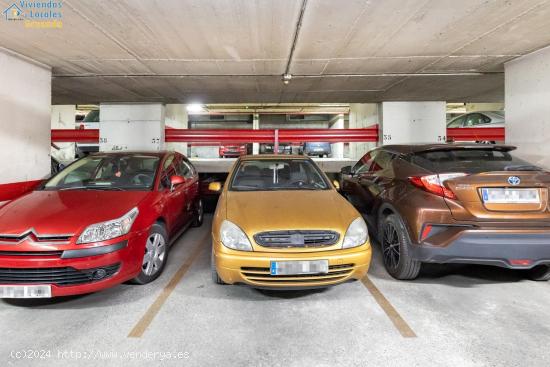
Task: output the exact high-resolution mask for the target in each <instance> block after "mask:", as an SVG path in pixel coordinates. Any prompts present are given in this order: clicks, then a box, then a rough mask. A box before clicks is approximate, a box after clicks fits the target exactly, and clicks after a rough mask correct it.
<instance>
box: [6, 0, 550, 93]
mask: <svg viewBox="0 0 550 367" xmlns="http://www.w3.org/2000/svg"><path fill="white" fill-rule="evenodd" d="M12 3H13V0H9V1H7V0H0V4H2V5H3V8H5V7H7V6H9V5H11V4H12ZM303 4H304V2H302V1H301V0H162V1H161V0H158V1H154V0H126V1H113V0H98V1H84V0H63V7H62V14H63V18H62V21H63V28H62V29H42V30H39V29H25V28H24V26H23V24H22V23H23V22H16V21H15V22H14V21H11V22H9V21H4V20H2V21H1V22H0V45H1V46H3V47H5V48H7V49H9V50H13V51H15V52H18V53H20V54H22V55H25V56H28V57H31V58H33V59H36V60H38V61H40V62H42V63H44V64H47V65H50V66H51V67H52V71H53V84H52V85H53V97H52V98H53V103H93V102H104V101H105V102H106V101H163V102H195V101H200V102H203V103H234V102H267V103H276V102H376V101H382V100H447V101H460V102H462V101H464V102H497V101H502V100H503V96H504V75H503V64H504V62H506V61H509V60H511V59H513V58H516V57H518V56H521V55H524V54H527V53H530V52H532V51H534V50H537V49H539V48H542V47H545V46H547V45H549V44H550V0H546V1H541V0H515V1H514V0H461V1H456V0H423V1H422V0H367V1H358V0H357V1H356V0H344V1H336V0H309V1H307V3H305V9H303ZM301 14H303V16H302V17H301V16H300V15H301ZM300 19H301V27H297V25H298V24H299V23H300V22H299V20H300ZM298 28H299V31H298V32H297V29H298ZM294 41H295V42H294ZM293 44H295V47H294V50H293V52H291V50H292V49H293V47H292V46H293ZM291 53H292V59H291V61H290V63H289V58H290V55H291ZM287 68H288V72H289V73H291V74H292V75H293V78H292V80H291V82H290V84H288V85H284V84H283V83H282V80H281V76H282V74H283V73H285V71H287Z"/></svg>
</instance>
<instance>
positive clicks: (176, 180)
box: [170, 176, 185, 190]
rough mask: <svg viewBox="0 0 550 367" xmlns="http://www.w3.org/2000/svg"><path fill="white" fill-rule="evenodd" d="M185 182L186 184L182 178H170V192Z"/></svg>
mask: <svg viewBox="0 0 550 367" xmlns="http://www.w3.org/2000/svg"><path fill="white" fill-rule="evenodd" d="M184 182H185V178H183V177H181V176H172V177H170V190H174V188H175V187H176V186H178V185H181V184H182V183H184Z"/></svg>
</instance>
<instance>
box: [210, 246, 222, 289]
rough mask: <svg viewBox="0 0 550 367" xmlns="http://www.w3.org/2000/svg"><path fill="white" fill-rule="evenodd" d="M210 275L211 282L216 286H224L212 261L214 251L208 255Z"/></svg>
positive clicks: (214, 262)
mask: <svg viewBox="0 0 550 367" xmlns="http://www.w3.org/2000/svg"><path fill="white" fill-rule="evenodd" d="M210 274H212V281H213V282H214V283H216V284H225V283H224V282H223V280H222V278H220V276H219V275H218V271H217V270H216V261H214V250H212V254H211V255H210Z"/></svg>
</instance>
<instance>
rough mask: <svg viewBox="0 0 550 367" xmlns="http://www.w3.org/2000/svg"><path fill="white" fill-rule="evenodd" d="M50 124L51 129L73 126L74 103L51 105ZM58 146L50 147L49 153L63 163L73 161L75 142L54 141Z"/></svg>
mask: <svg viewBox="0 0 550 367" xmlns="http://www.w3.org/2000/svg"><path fill="white" fill-rule="evenodd" d="M51 111H52V112H51V121H50V126H51V128H52V129H74V128H75V115H76V106H75V105H53V106H52V108H51ZM55 145H56V146H57V147H58V148H59V149H56V148H54V147H51V155H52V156H53V157H54V158H55V159H57V160H58V161H59V162H62V163H64V164H67V163H70V162H72V161H74V158H75V143H55Z"/></svg>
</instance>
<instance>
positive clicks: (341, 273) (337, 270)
mask: <svg viewBox="0 0 550 367" xmlns="http://www.w3.org/2000/svg"><path fill="white" fill-rule="evenodd" d="M353 266H354V264H342V265H330V266H329V267H328V273H326V274H297V275H271V271H270V269H269V268H256V267H242V268H241V274H242V275H243V277H244V278H245V279H246V280H248V281H250V282H252V283H259V284H261V283H263V284H265V285H269V284H274V285H276V284H281V283H284V284H288V285H299V284H303V283H312V282H323V283H336V282H339V281H342V280H344V279H345V278H346V277H347V276H349V275H350V274H351V273H352V272H353Z"/></svg>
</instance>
